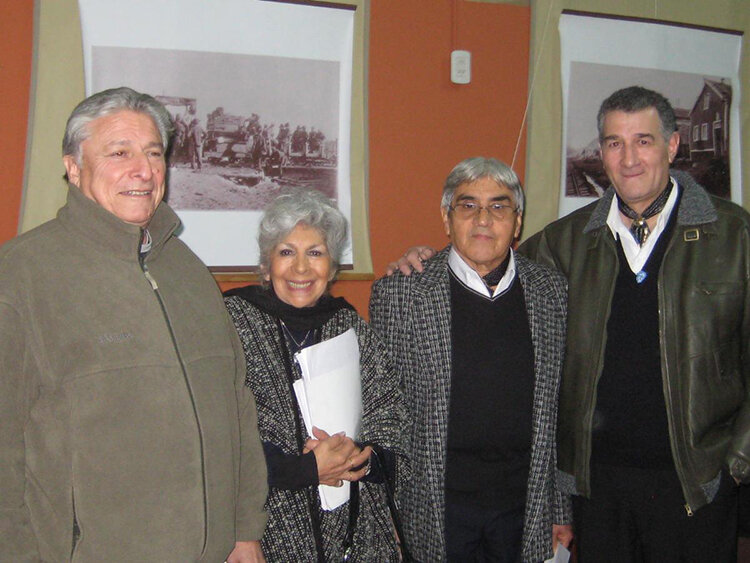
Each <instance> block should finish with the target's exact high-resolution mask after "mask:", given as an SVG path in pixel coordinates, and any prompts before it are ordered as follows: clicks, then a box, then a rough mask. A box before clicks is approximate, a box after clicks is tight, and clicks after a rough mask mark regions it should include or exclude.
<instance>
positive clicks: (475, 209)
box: [448, 201, 518, 221]
mask: <svg viewBox="0 0 750 563" xmlns="http://www.w3.org/2000/svg"><path fill="white" fill-rule="evenodd" d="M448 209H450V210H451V211H453V212H454V213H455V214H456V216H457V217H458V218H459V219H473V218H474V217H476V216H478V215H479V214H480V213H481V212H482V209H486V210H487V213H489V214H490V215H491V216H492V218H493V219H497V220H498V221H502V220H503V219H507V218H508V217H509V216H510V215H511V214H512V213H515V212H516V211H518V207H513V206H512V205H506V204H505V203H498V202H495V203H490V204H489V205H479V204H478V203H477V202H476V201H459V202H458V203H457V204H455V205H449V206H448Z"/></svg>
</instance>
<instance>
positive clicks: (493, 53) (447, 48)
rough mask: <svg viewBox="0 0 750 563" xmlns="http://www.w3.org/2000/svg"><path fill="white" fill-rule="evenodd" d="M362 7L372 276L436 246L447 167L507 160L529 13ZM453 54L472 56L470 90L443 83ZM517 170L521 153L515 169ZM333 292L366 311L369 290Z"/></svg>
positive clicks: (484, 7)
mask: <svg viewBox="0 0 750 563" xmlns="http://www.w3.org/2000/svg"><path fill="white" fill-rule="evenodd" d="M371 7H372V11H371V19H370V60H369V62H370V76H369V144H370V238H371V245H372V258H373V267H374V270H375V275H376V276H377V277H379V276H380V275H382V274H383V273H384V271H385V266H386V264H387V263H388V262H390V261H391V260H394V259H395V258H397V257H398V256H400V255H401V254H402V252H403V251H404V250H405V249H406V248H407V247H408V246H411V245H413V244H417V243H419V244H424V243H428V244H431V245H433V246H437V247H442V246H444V245H445V243H446V237H445V234H444V233H443V230H442V225H441V222H440V213H439V206H440V194H441V190H442V185H443V182H444V180H445V177H446V176H447V175H448V173H449V172H450V170H451V168H453V166H454V165H455V164H457V163H458V162H459V161H461V160H463V159H464V158H466V157H469V156H494V157H497V158H500V159H501V160H503V161H506V162H508V163H510V161H511V160H512V158H513V150H514V148H515V144H516V139H517V136H518V132H519V129H520V126H521V120H522V116H523V110H524V106H525V103H526V93H527V77H528V45H529V16H530V14H529V9H528V8H526V7H518V6H509V5H502V4H487V3H479V2H463V1H459V2H455V3H454V2H453V0H373V2H372V3H371ZM454 8H455V10H456V13H457V18H456V22H455V23H456V25H455V28H456V39H455V44H452V30H453V19H452V14H453V11H454ZM453 48H456V49H464V50H467V51H470V52H471V55H472V68H471V73H472V81H471V84H467V85H456V84H453V83H451V81H450V52H451V50H452V49H453ZM521 147H525V139H523V140H522V143H521ZM523 168H524V154H523V153H522V154H521V155H520V160H519V161H518V162H517V163H516V165H515V169H516V171H518V172H519V173H520V172H522V171H523ZM337 285H338V287H335V290H334V292H335V293H339V294H344V295H345V296H346V297H347V298H348V299H349V300H350V301H351V302H352V303H353V304H354V305H355V307H357V310H358V311H360V313H364V312H365V311H366V310H367V302H368V300H369V295H370V284H369V283H366V282H339V284H337Z"/></svg>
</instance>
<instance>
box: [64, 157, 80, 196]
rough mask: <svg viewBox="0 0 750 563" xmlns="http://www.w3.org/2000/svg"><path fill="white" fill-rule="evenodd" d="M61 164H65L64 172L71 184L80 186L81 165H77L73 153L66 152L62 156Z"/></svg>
mask: <svg viewBox="0 0 750 563" xmlns="http://www.w3.org/2000/svg"><path fill="white" fill-rule="evenodd" d="M63 165H64V166H65V172H66V175H67V177H68V182H70V183H71V184H73V185H74V186H75V187H77V188H80V187H81V167H80V166H78V161H77V160H76V158H75V157H74V156H73V155H70V154H66V155H65V156H64V157H63Z"/></svg>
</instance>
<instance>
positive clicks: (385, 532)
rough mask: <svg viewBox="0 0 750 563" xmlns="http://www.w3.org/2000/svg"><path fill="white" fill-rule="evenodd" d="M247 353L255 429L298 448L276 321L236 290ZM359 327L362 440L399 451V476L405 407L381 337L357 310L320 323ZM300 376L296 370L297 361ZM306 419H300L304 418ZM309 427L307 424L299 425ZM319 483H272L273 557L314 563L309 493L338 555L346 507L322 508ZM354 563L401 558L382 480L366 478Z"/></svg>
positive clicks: (330, 556) (337, 328)
mask: <svg viewBox="0 0 750 563" xmlns="http://www.w3.org/2000/svg"><path fill="white" fill-rule="evenodd" d="M225 303H226V306H227V309H228V310H229V313H230V315H231V316H232V319H233V320H234V324H235V326H236V327H237V332H238V334H239V336H240V340H241V341H242V346H243V348H244V350H245V357H246V359H247V380H246V383H247V384H248V385H249V386H250V388H251V389H252V391H253V394H254V395H255V401H256V405H257V408H258V431H259V433H260V438H261V440H262V441H264V442H271V443H273V444H275V445H276V446H279V447H280V448H281V449H282V450H283V451H284V453H287V454H298V453H299V451H298V443H297V437H296V426H295V422H294V416H299V415H298V413H297V412H296V409H295V407H294V403H293V402H292V397H291V393H290V388H289V383H288V378H287V375H286V371H285V367H284V361H283V356H282V348H281V346H286V342H282V339H281V337H280V335H279V333H278V329H277V325H276V319H275V318H274V317H272V316H270V315H268V314H267V313H265V312H263V311H261V310H260V309H258V308H257V307H255V306H254V305H251V304H250V303H248V302H247V301H245V300H244V299H242V298H241V297H238V296H233V297H227V298H225ZM352 327H353V328H354V330H355V331H356V332H357V337H358V341H359V349H360V368H361V376H362V406H363V410H364V412H363V415H362V429H361V433H360V436H358V437H357V440H359V441H362V442H373V443H376V444H378V445H380V446H382V447H384V448H387V449H389V450H390V451H391V452H393V453H394V454H396V458H397V464H396V472H397V480H398V479H399V476H398V474H399V473H400V472H402V471H404V470H405V468H406V466H407V464H406V461H405V457H404V454H405V445H404V438H405V437H404V436H403V431H402V429H403V426H404V424H405V410H404V406H403V400H402V396H401V393H400V391H399V389H398V386H397V381H396V378H395V374H394V373H393V370H392V369H391V367H390V364H389V363H388V362H386V354H385V350H384V346H383V343H382V342H381V340H380V339H379V338H378V337H377V336H376V335H375V334H374V333H373V331H372V330H371V329H370V327H369V326H368V325H367V323H365V321H364V320H362V319H361V318H360V317H359V316H358V315H357V313H355V312H354V311H352V310H349V309H341V310H339V311H338V312H337V313H336V314H335V315H334V317H333V318H332V319H331V320H329V321H328V322H327V323H326V324H324V325H323V327H322V329H321V340H328V339H330V338H333V337H334V336H338V335H339V334H342V333H344V332H346V331H347V330H348V329H349V328H352ZM294 369H295V372H296V373H295V377H296V378H299V377H300V373H299V368H298V367H297V366H296V365H295V366H294ZM300 421H301V417H300ZM301 427H302V428H304V425H302V426H301ZM317 491H318V489H317V486H314V487H307V488H304V489H297V490H282V489H277V488H273V487H271V488H269V492H268V499H267V500H266V505H265V508H266V510H267V511H268V523H267V525H266V529H265V532H264V534H263V538H262V540H261V543H262V546H263V553H264V554H265V556H266V559H267V560H268V561H316V551H315V540H314V538H313V532H312V527H311V524H310V522H311V518H310V508H309V503H308V494H312V496H313V498H314V499H315V503H316V504H317V506H318V513H319V514H320V515H321V531H322V536H323V543H324V549H325V555H326V560H327V561H341V559H342V555H343V553H342V547H341V546H342V541H343V539H344V535H345V534H346V528H347V523H348V518H349V505H348V503H347V504H344V505H343V506H341V507H339V508H337V509H335V510H333V511H330V512H326V511H322V510H321V509H320V503H319V497H318V492H317ZM350 560H351V561H398V552H397V548H396V545H395V541H394V533H393V527H392V525H391V523H390V513H389V511H388V505H387V501H386V497H385V493H384V489H383V485H382V484H374V483H362V485H361V488H360V507H359V516H358V519H357V527H356V531H355V535H354V540H353V553H352V556H351V559H350Z"/></svg>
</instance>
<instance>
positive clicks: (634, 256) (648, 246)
mask: <svg viewBox="0 0 750 563" xmlns="http://www.w3.org/2000/svg"><path fill="white" fill-rule="evenodd" d="M669 180H670V181H671V182H672V193H671V194H669V197H668V198H667V203H666V204H664V209H662V210H661V212H660V213H659V217H658V218H657V219H656V225H655V226H654V228H653V230H652V231H651V234H650V235H648V238H647V239H646V242H645V243H643V246H640V245H639V244H638V243H637V242H636V240H635V238H634V237H633V235H632V233H631V232H630V224H629V223H630V222H631V220H630V219H627V221H628V224H627V225H626V224H625V223H623V219H622V216H621V215H620V210H619V209H618V207H617V195H615V197H613V198H612V204H611V205H610V206H609V215H607V226H609V230H610V231H612V235H613V236H614V237H615V238H617V236H618V235H619V236H620V242H621V243H622V250H623V252H624V253H625V258H627V260H628V265H629V266H630V269H631V270H632V271H633V273H634V274H637V273H638V272H640V271H641V270H642V269H643V266H644V264H646V262H647V261H648V257H649V256H651V251H652V250H653V249H654V246H656V241H657V240H659V235H661V234H662V232H664V228H665V227H666V226H667V221H668V220H669V216H670V215H671V214H672V210H673V209H674V205H675V203H677V193H678V192H677V191H678V189H679V186H678V184H677V181H676V180H675V179H674V178H672V177H671V176H670V177H669Z"/></svg>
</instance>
